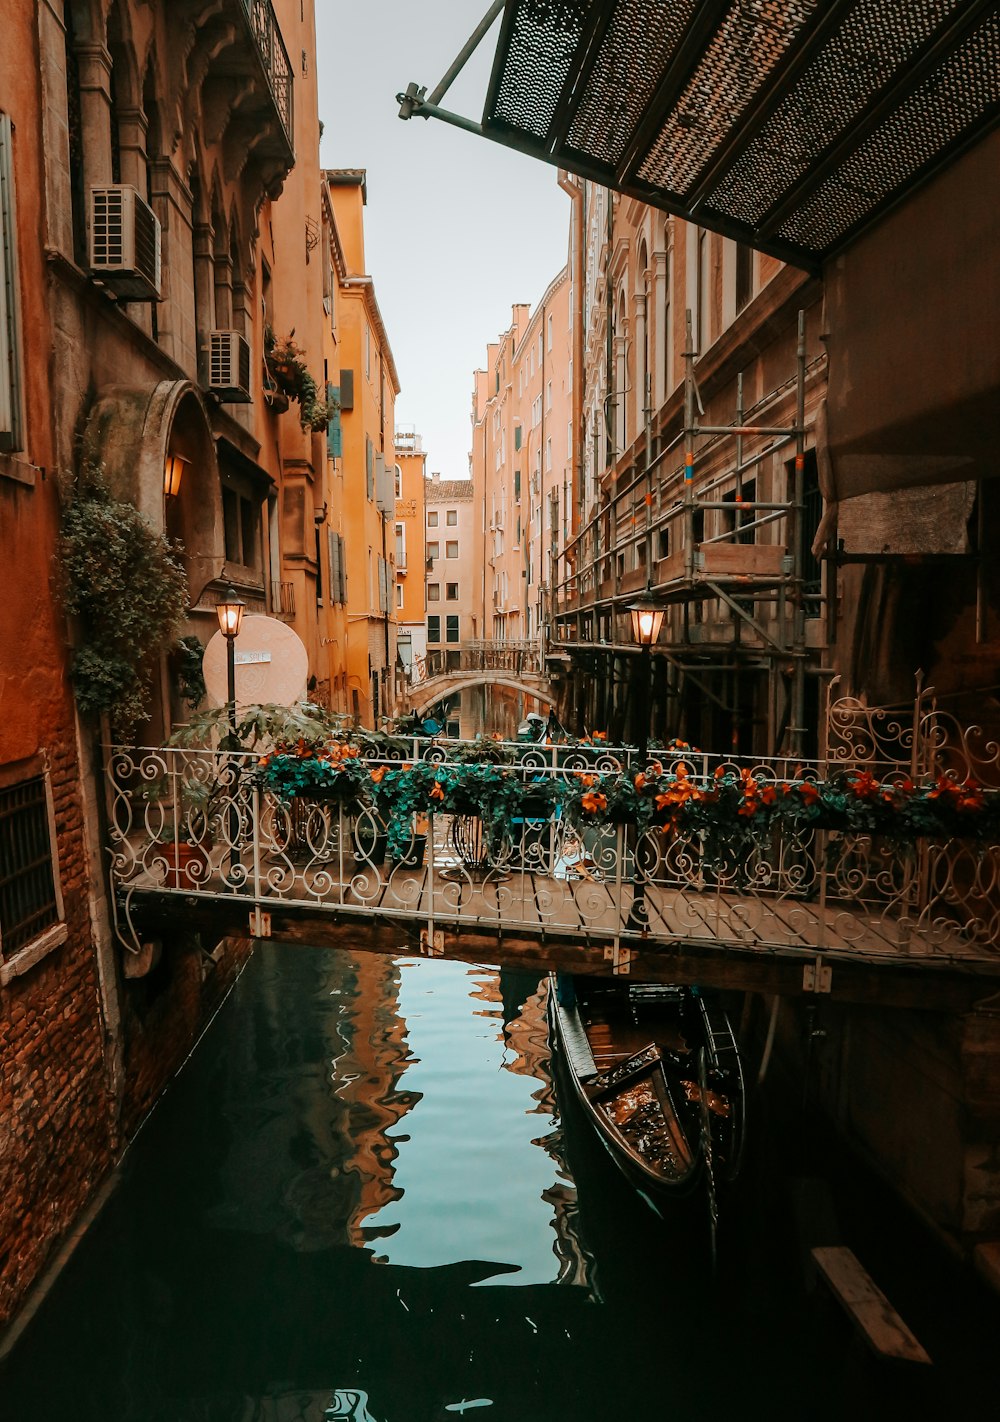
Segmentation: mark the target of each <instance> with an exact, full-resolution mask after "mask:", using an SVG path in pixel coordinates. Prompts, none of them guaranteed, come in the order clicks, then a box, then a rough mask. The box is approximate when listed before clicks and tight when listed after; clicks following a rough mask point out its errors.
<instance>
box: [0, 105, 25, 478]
mask: <svg viewBox="0 0 1000 1422" xmlns="http://www.w3.org/2000/svg"><path fill="white" fill-rule="evenodd" d="M20 326H21V321H20V287H19V285H18V275H17V227H16V210H15V206H14V151H13V141H12V130H11V123H10V119H9V117H8V116H7V115H6V114H4V113H0V451H4V452H7V453H10V452H11V451H13V450H18V449H23V448H24V440H23V435H24V419H23V413H22V407H21V333H20Z"/></svg>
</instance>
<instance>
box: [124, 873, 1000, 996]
mask: <svg viewBox="0 0 1000 1422" xmlns="http://www.w3.org/2000/svg"><path fill="white" fill-rule="evenodd" d="M213 860H214V861H215V862H213V863H212V864H211V865H210V869H209V874H208V877H207V878H206V879H205V880H204V882H203V883H201V884H199V885H198V886H197V887H194V886H190V885H185V884H183V883H182V885H181V886H180V887H169V886H168V885H167V884H165V883H164V879H163V875H162V874H161V873H158V872H157V871H156V869H155V868H153V869H150V870H143V871H142V872H141V873H140V874H139V875H138V876H137V877H136V878H135V879H133V880H132V881H131V882H130V884H129V885H128V888H127V890H126V893H125V898H126V899H127V912H128V916H129V917H130V919H133V920H134V921H135V924H136V925H137V926H138V930H137V931H138V935H139V936H140V937H141V936H142V933H143V924H144V922H145V924H146V929H147V931H148V929H149V927H150V926H151V925H153V924H155V923H156V922H160V923H163V922H172V924H173V926H174V927H177V926H179V925H183V924H184V923H185V922H189V923H190V925H191V926H192V927H198V926H211V927H214V928H216V929H217V930H219V931H233V932H235V931H242V932H244V933H245V932H246V931H247V924H248V922H251V921H253V920H252V919H251V915H252V914H253V913H254V912H255V911H256V910H260V911H261V912H262V913H264V914H266V915H269V918H270V926H269V928H268V929H264V928H263V927H262V925H263V924H264V923H267V922H268V920H256V922H257V924H258V931H259V932H260V933H261V935H262V936H266V935H267V933H268V932H270V933H271V934H273V935H274V936H276V937H281V938H285V939H288V940H292V941H299V942H311V943H330V944H336V943H337V942H341V943H344V944H345V945H346V944H348V943H350V944H352V945H353V946H365V941H364V940H365V939H366V938H368V937H370V938H371V943H370V945H369V946H372V947H379V948H382V949H383V950H388V949H389V948H392V949H394V950H395V951H397V952H398V951H400V950H401V949H405V948H406V947H407V944H405V943H402V942H401V939H403V938H406V937H407V936H409V938H410V940H411V942H412V943H413V946H414V947H417V951H424V952H427V953H429V954H430V955H432V956H434V955H441V954H446V955H447V956H452V957H459V958H465V959H469V960H478V959H482V958H484V957H485V958H487V959H489V960H491V961H500V962H506V963H509V964H522V963H523V964H524V965H526V966H532V967H542V968H551V969H556V968H564V969H569V970H572V971H585V972H610V971H612V970H614V971H616V972H631V973H632V974H633V975H634V976H636V977H637V978H640V979H643V980H650V981H654V980H656V981H670V980H673V981H696V982H702V983H705V984H710V983H716V984H718V985H719V986H725V985H730V986H734V987H743V988H755V989H758V990H761V991H785V992H800V991H802V990H803V968H804V967H808V968H809V969H811V968H812V967H813V965H814V964H815V962H816V959H817V958H818V957H819V958H821V959H822V961H823V962H824V964H826V965H827V966H831V967H832V968H833V973H832V977H833V980H834V986H833V995H834V996H837V997H849V998H851V999H852V1000H877V1001H880V1002H893V1001H895V1002H898V1003H900V1004H905V1005H930V1004H931V1003H934V1004H936V1005H939V1006H942V1007H944V1006H947V1005H948V1003H949V1001H952V1002H956V1003H957V1002H959V1001H962V1002H967V1001H968V1000H970V994H971V996H972V997H975V996H980V997H981V996H983V995H985V994H986V993H987V992H990V991H994V990H995V988H996V981H997V980H998V979H1000V954H998V953H997V952H995V951H993V950H992V949H991V948H990V947H989V946H988V945H983V944H977V943H975V942H973V941H971V940H970V939H968V938H967V937H965V936H964V935H963V934H962V933H961V932H959V931H958V930H957V928H955V927H951V928H949V927H947V926H945V925H943V924H942V923H941V922H940V921H939V920H938V921H936V922H935V923H934V925H933V927H930V926H927V927H923V928H921V927H919V926H916V925H911V926H907V924H906V923H905V922H903V921H901V920H899V919H887V918H885V917H883V916H880V915H878V914H873V913H866V912H864V911H863V910H860V909H858V908H855V907H848V906H846V905H844V904H843V903H837V904H835V905H821V904H819V903H817V902H809V901H807V900H803V899H790V898H780V897H778V896H774V897H772V898H765V897H763V896H759V895H749V894H737V893H732V892H724V891H720V890H716V889H704V890H700V891H699V890H697V889H692V888H680V887H675V886H668V885H664V884H657V883H650V884H648V885H646V887H645V892H644V894H643V895H642V898H641V901H640V911H641V916H642V920H643V922H644V924H645V930H644V931H643V929H640V928H637V927H636V926H635V924H634V923H633V922H631V921H630V920H631V917H632V913H633V904H634V898H635V894H634V889H633V888H632V887H631V886H630V885H628V884H617V885H616V884H614V883H603V882H599V881H589V880H586V879H569V878H565V879H556V878H552V877H550V876H548V875H540V874H533V873H526V872H516V871H515V872H511V873H508V874H505V875H503V876H495V875H494V876H487V877H486V878H485V879H484V878H481V877H479V876H476V875H470V874H468V873H466V872H465V871H463V870H461V869H460V868H459V867H458V866H457V865H455V864H445V865H443V866H442V865H438V864H435V865H434V866H433V867H425V868H422V869H404V868H395V869H392V870H391V871H389V872H384V871H380V870H376V869H375V868H373V867H371V866H367V867H364V868H362V869H360V870H358V871H357V872H355V873H354V874H353V875H352V874H350V873H349V872H348V873H347V874H345V875H344V876H343V877H340V876H339V875H338V874H337V873H336V867H337V866H335V865H332V864H328V865H324V866H322V867H316V868H315V869H314V872H313V874H312V876H311V878H306V879H303V880H301V881H299V882H296V883H295V885H294V886H293V887H292V891H291V892H285V891H283V888H282V884H281V876H280V874H279V875H278V876H277V878H276V879H275V880H274V881H272V882H271V883H270V884H269V883H268V882H267V879H268V876H267V874H266V872H265V873H264V874H263V875H262V877H261V880H260V881H259V885H258V887H259V889H260V892H259V894H255V893H254V891H253V882H252V881H248V882H247V883H245V884H243V885H241V886H240V887H239V888H238V889H235V890H234V888H233V887H232V886H230V885H229V884H228V883H227V881H226V870H227V864H226V862H225V861H224V859H223V856H222V854H221V853H217V854H216V855H214V856H213ZM271 867H272V869H273V868H275V866H271ZM288 887H289V886H288V885H285V888H286V889H287V888H288ZM373 930H374V933H373ZM956 977H961V978H964V979H965V980H966V982H965V986H964V987H963V988H961V989H960V990H959V991H958V995H957V997H956V996H955V994H954V992H953V993H952V994H951V995H950V996H949V993H948V991H947V990H946V988H945V981H944V980H945V979H948V980H949V981H950V983H951V986H952V988H954V987H955V979H956ZM918 979H919V980H920V985H919V986H917V980H918ZM991 980H992V981H991ZM826 990H829V989H826Z"/></svg>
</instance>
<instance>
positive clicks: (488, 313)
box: [316, 0, 570, 479]
mask: <svg viewBox="0 0 1000 1422" xmlns="http://www.w3.org/2000/svg"><path fill="white" fill-rule="evenodd" d="M488 9H489V0H354V3H353V4H349V3H347V2H346V0H316V21H317V48H318V60H319V69H318V73H319V116H320V118H321V120H322V121H323V124H324V128H325V131H324V135H323V142H322V146H321V150H320V158H321V161H322V163H323V165H324V166H325V167H328V168H367V170H368V207H367V210H366V218H365V232H366V256H367V265H368V271H369V273H370V275H371V276H372V277H373V278H374V281H375V292H376V295H377V297H378V302H379V306H380V307H381V310H382V315H383V317H384V319H385V324H386V329H387V331H388V333H389V341H390V343H391V345H392V352H393V356H394V357H395V360H396V368H397V370H398V371H399V381H400V385H401V386H402V394H401V395H400V397H399V400H398V401H397V404H396V423H397V425H403V426H410V425H412V426H414V427H415V428H416V430H417V432H418V433H419V434H421V435H422V436H423V441H424V449H425V450H427V452H428V460H427V469H428V473H430V472H431V470H434V469H439V470H440V471H441V474H442V477H443V478H446V479H447V478H452V479H456V478H463V477H464V476H465V475H466V474H467V472H468V453H469V443H470V424H469V417H470V409H471V396H472V372H473V371H474V370H475V369H476V368H477V367H478V366H482V365H483V364H484V363H485V357H486V346H487V343H488V342H489V341H491V340H495V339H496V337H497V335H498V334H499V333H500V332H501V331H503V330H506V328H507V327H508V326H509V325H510V318H511V307H512V306H513V305H514V304H515V303H516V302H521V301H523V302H529V303H530V304H531V305H532V306H534V304H535V303H536V302H537V301H539V300H540V299H541V297H542V294H543V293H544V291H545V288H546V287H547V286H548V284H549V282H550V281H551V280H552V278H553V277H554V276H555V274H556V272H558V271H559V270H560V268H561V267H562V265H563V263H564V262H565V260H566V251H567V240H568V233H569V213H570V202H569V198H568V197H567V196H566V195H565V193H563V192H561V191H560V189H559V187H558V186H557V183H556V170H555V168H553V167H551V166H550V165H549V164H547V163H540V162H538V161H537V160H536V159H533V158H529V157H527V156H525V155H524V154H520V153H514V152H512V151H510V150H508V149H505V148H502V147H500V145H499V144H496V143H490V142H489V141H488V140H486V139H483V138H477V137H475V135H473V134H470V133H463V132H462V131H461V130H459V129H456V128H452V127H451V126H450V125H447V124H444V123H441V122H439V121H438V120H437V119H426V120H425V119H417V118H414V119H410V121H409V122H408V123H403V122H402V121H401V120H400V119H399V118H398V117H397V114H398V108H399V106H398V105H397V103H396V102H395V96H396V94H397V93H399V92H401V91H402V90H404V89H405V88H406V86H407V84H408V83H409V81H410V80H411V79H413V80H415V81H416V82H417V83H418V84H422V85H425V86H426V88H427V91H428V93H429V92H430V91H431V90H432V89H433V88H434V86H435V85H436V84H437V82H438V80H439V79H440V78H441V77H442V75H443V74H444V72H445V70H446V69H447V68H448V66H449V64H450V63H451V62H452V60H453V59H454V58H455V56H456V54H457V53H458V51H459V50H460V49H461V47H462V45H463V44H464V43H465V41H466V40H467V39H468V37H469V35H470V34H471V33H472V31H473V30H474V29H475V27H476V25H477V24H478V22H479V20H480V19H481V18H482V17H483V15H484V14H485V13H486V11H487V10H488ZM499 26H500V21H499V19H498V20H497V21H496V24H495V25H494V28H493V29H492V30H491V32H490V34H489V35H487V37H486V38H485V39H484V40H483V42H482V44H481V46H480V48H479V50H478V51H477V52H476V55H475V56H474V57H473V60H472V62H471V63H470V65H469V67H468V68H467V69H466V71H465V72H464V73H463V74H462V75H461V76H460V77H459V79H458V80H457V81H456V82H455V84H454V85H453V87H452V88H451V89H450V90H449V91H448V94H447V95H446V96H445V98H444V100H443V101H442V102H443V105H444V107H446V108H450V109H453V110H455V111H457V112H458V113H461V114H464V115H465V116H466V117H467V118H472V119H475V120H479V119H481V118H482V109H483V101H484V98H485V95H486V87H487V84H488V81H489V72H490V66H491V64H492V59H493V54H494V52H495V50H496V36H497V33H498V31H499Z"/></svg>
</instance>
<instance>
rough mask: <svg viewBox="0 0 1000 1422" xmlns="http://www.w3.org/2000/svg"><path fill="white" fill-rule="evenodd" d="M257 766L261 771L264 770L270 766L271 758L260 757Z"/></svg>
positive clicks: (267, 756)
mask: <svg viewBox="0 0 1000 1422" xmlns="http://www.w3.org/2000/svg"><path fill="white" fill-rule="evenodd" d="M257 764H258V765H259V766H260V768H261V770H266V769H267V767H268V766H269V765H270V764H271V757H270V756H269V755H262V756H261V758H260V760H259V761H258V762H257Z"/></svg>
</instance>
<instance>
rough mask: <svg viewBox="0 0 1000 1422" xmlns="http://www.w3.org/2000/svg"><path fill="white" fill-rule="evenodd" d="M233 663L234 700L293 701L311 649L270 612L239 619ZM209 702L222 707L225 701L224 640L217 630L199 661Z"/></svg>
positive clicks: (301, 691) (300, 691)
mask: <svg viewBox="0 0 1000 1422" xmlns="http://www.w3.org/2000/svg"><path fill="white" fill-rule="evenodd" d="M233 649H234V653H235V657H234V660H235V663H236V667H235V670H236V704H237V706H253V705H256V704H257V703H258V702H261V701H266V702H273V703H274V704H275V705H277V706H292V705H294V704H295V702H296V701H301V700H303V698H304V697H305V694H306V682H307V680H308V677H309V654H308V652H307V651H306V649H305V644H304V643H303V641H302V639H301V637H299V635H298V633H297V632H293V631H292V629H291V627H289V626H287V625H286V624H285V623H284V622H278V621H277V620H276V619H275V618H273V617H257V616H252V617H247V616H244V618H243V625H242V626H241V627H240V635H239V636H238V637H237V638H236V640H235V642H234V643H233ZM202 670H203V671H204V675H205V687H206V690H207V692H208V698H207V699H208V702H209V704H210V705H212V706H224V705H225V703H226V702H227V701H228V700H229V692H228V685H227V677H228V666H227V656H226V639H225V637H223V635H222V633H221V632H216V634H215V636H214V637H213V638H212V640H211V641H210V642H209V644H208V646H207V647H206V648H205V660H204V662H203V664H202Z"/></svg>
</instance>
